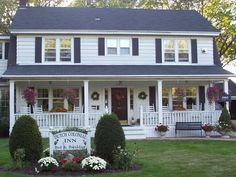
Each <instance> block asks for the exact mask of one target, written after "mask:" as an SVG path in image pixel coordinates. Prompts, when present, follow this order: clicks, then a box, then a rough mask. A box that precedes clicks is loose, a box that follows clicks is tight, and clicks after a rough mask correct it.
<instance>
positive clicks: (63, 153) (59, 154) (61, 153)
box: [53, 150, 88, 162]
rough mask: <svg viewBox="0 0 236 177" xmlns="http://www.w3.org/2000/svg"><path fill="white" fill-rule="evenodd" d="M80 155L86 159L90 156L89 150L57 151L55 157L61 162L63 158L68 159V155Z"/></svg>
mask: <svg viewBox="0 0 236 177" xmlns="http://www.w3.org/2000/svg"><path fill="white" fill-rule="evenodd" d="M71 156H72V157H74V156H75V157H79V158H81V159H84V158H85V157H88V153H87V150H71V151H55V152H54V154H53V157H54V158H55V159H56V160H57V161H58V162H60V161H61V160H62V159H68V157H71Z"/></svg>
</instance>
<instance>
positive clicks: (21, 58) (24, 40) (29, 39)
mask: <svg viewBox="0 0 236 177" xmlns="http://www.w3.org/2000/svg"><path fill="white" fill-rule="evenodd" d="M34 63H35V37H34V36H17V64H20V65H25V64H34Z"/></svg>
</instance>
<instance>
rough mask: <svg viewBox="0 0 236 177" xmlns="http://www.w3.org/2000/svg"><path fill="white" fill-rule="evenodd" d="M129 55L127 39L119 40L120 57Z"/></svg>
mask: <svg viewBox="0 0 236 177" xmlns="http://www.w3.org/2000/svg"><path fill="white" fill-rule="evenodd" d="M129 54H130V41H129V40H128V39H121V40H120V55H129Z"/></svg>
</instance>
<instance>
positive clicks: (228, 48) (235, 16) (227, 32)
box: [138, 0, 236, 65]
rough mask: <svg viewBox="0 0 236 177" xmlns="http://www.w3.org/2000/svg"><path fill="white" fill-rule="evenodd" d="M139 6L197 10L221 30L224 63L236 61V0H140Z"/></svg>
mask: <svg viewBox="0 0 236 177" xmlns="http://www.w3.org/2000/svg"><path fill="white" fill-rule="evenodd" d="M138 7H140V8H152V9H159V8H161V9H179V10H184V9H194V10H197V11H198V12H199V13H201V14H202V15H203V16H204V17H205V18H206V19H208V20H209V21H210V22H211V23H212V24H213V26H214V27H215V28H217V29H219V30H220V31H221V32H220V35H219V37H217V39H216V42H217V47H218V51H219V56H220V58H221V59H222V63H223V65H227V64H229V63H231V62H236V3H235V0H227V1H226V0H163V1H159V0H140V2H139V4H138Z"/></svg>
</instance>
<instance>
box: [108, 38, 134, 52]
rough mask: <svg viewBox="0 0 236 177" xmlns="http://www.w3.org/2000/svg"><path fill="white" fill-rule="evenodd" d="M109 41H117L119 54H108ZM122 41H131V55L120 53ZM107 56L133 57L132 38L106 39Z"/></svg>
mask: <svg viewBox="0 0 236 177" xmlns="http://www.w3.org/2000/svg"><path fill="white" fill-rule="evenodd" d="M108 40H116V43H117V54H108V50H107V48H108V44H107V43H108ZM120 40H128V41H129V54H127V55H125V54H121V53H120ZM105 54H106V56H132V41H131V38H105Z"/></svg>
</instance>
